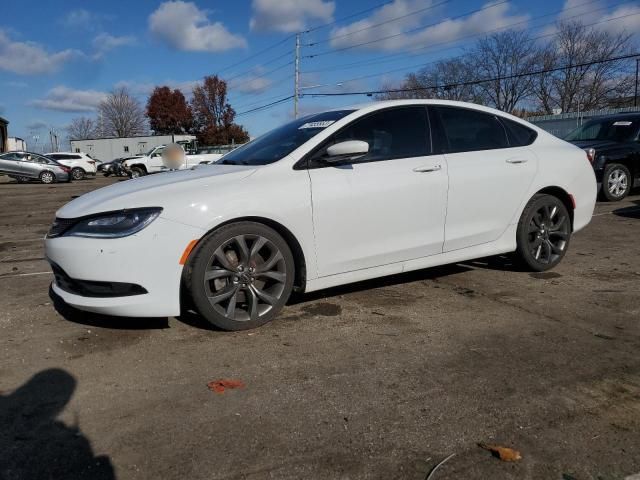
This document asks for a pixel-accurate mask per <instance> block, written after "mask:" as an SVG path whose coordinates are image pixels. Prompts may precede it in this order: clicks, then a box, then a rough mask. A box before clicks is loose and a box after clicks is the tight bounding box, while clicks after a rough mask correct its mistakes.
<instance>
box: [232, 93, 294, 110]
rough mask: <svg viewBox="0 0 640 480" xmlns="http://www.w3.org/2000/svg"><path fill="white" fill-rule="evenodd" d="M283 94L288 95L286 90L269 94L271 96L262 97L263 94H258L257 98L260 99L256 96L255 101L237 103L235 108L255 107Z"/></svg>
mask: <svg viewBox="0 0 640 480" xmlns="http://www.w3.org/2000/svg"><path fill="white" fill-rule="evenodd" d="M288 90H289V89H288V88H287V91H288ZM262 95H266V93H263V94H262ZM283 95H285V96H286V92H284V91H283V92H279V93H277V94H274V95H269V96H268V97H266V98H260V97H261V96H260V95H258V97H257V98H259V99H255V98H254V100H253V101H251V102H248V103H241V104H240V105H235V106H234V108H235V109H239V108H249V107H253V106H254V105H259V104H261V103H263V102H270V101H271V100H275V99H276V98H281V97H282V96H283Z"/></svg>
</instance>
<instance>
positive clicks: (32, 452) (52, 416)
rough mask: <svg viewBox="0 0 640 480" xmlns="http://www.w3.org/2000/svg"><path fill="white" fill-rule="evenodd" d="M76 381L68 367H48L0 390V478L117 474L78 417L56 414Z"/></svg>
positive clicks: (102, 478)
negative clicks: (64, 419) (13, 387)
mask: <svg viewBox="0 0 640 480" xmlns="http://www.w3.org/2000/svg"><path fill="white" fill-rule="evenodd" d="M76 385H77V381H76V379H75V378H74V377H73V376H72V375H71V374H70V373H68V372H67V371H65V370H62V369H58V368H52V369H48V370H43V371H41V372H38V373H36V374H35V375H34V376H33V377H31V378H30V379H29V380H27V381H26V382H25V383H24V384H23V385H21V386H19V387H18V388H17V389H16V390H14V391H13V392H11V393H9V394H5V395H3V394H0V478H2V479H30V480H47V479H53V478H59V479H63V478H64V479H65V480H76V479H77V480H79V479H86V478H91V479H95V480H115V478H116V476H115V472H114V469H113V466H112V464H111V460H110V459H109V457H108V456H106V455H100V456H95V455H94V452H93V449H92V448H91V442H90V441H89V439H88V438H87V437H86V436H85V435H84V434H83V433H82V431H81V429H80V426H79V425H78V420H77V419H76V420H75V422H74V425H66V424H65V423H64V422H62V421H60V420H58V418H57V417H58V416H59V415H60V413H62V411H63V410H64V408H65V407H66V405H67V403H68V402H69V400H71V397H72V396H73V392H74V391H75V389H76Z"/></svg>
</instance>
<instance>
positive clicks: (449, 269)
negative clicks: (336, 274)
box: [49, 255, 522, 331]
mask: <svg viewBox="0 0 640 480" xmlns="http://www.w3.org/2000/svg"><path fill="white" fill-rule="evenodd" d="M478 268H479V269H487V270H501V271H522V269H521V267H520V266H519V265H518V263H517V262H514V260H513V259H512V257H511V256H509V255H500V256H495V257H487V258H481V259H477V260H473V261H470V262H464V263H460V264H450V265H443V266H439V267H432V268H426V269H422V270H416V271H412V272H407V273H400V274H396V275H389V276H386V277H380V278H374V279H371V280H365V281H362V282H356V283H350V284H347V285H341V286H338V287H333V288H329V289H325V290H320V291H317V292H311V293H296V292H294V293H293V294H292V295H291V298H290V299H289V301H288V302H287V305H289V306H293V305H305V304H308V303H311V302H316V301H318V300H326V299H330V298H332V297H337V296H341V295H346V294H350V293H357V292H362V291H366V290H374V289H377V288H384V287H389V286H394V285H404V284H407V283H412V282H418V281H424V280H435V279H438V278H442V277H446V276H449V275H455V274H459V273H464V272H466V271H469V270H472V269H478ZM49 296H50V298H51V300H52V301H53V305H54V308H55V309H56V311H57V312H58V313H59V314H60V315H61V316H62V317H64V318H65V319H66V320H68V321H70V322H74V323H78V324H81V325H87V326H92V327H100V328H109V329H124V330H153V329H163V328H169V321H168V319H167V318H129V317H113V316H109V315H100V314H96V313H90V312H83V311H80V310H77V309H75V308H73V307H71V306H69V305H67V304H66V303H65V302H64V300H62V299H61V298H60V297H59V296H58V295H56V293H55V292H54V291H53V290H52V289H49ZM183 304H184V302H183ZM183 310H185V311H184V312H183V313H182V314H181V315H180V316H178V317H176V318H177V320H179V321H180V322H182V323H184V324H185V325H188V326H190V327H193V328H198V329H201V330H211V331H219V329H217V328H216V327H214V326H213V325H211V324H210V323H209V322H207V321H206V320H205V319H204V318H203V317H202V316H201V315H199V314H198V313H196V312H195V311H194V310H193V309H191V308H187V309H183Z"/></svg>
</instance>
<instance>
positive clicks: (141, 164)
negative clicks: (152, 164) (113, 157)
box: [129, 163, 148, 173]
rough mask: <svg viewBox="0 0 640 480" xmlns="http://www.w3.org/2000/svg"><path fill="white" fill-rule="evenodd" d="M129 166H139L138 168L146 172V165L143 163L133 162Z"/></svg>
mask: <svg viewBox="0 0 640 480" xmlns="http://www.w3.org/2000/svg"><path fill="white" fill-rule="evenodd" d="M129 168H139V169H140V170H144V172H145V173H148V170H147V166H146V165H145V164H144V163H134V164H133V165H131V166H130V167H129Z"/></svg>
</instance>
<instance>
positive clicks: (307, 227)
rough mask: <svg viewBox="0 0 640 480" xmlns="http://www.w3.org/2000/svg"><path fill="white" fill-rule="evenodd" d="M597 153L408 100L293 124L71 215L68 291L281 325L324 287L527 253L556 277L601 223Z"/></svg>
mask: <svg viewBox="0 0 640 480" xmlns="http://www.w3.org/2000/svg"><path fill="white" fill-rule="evenodd" d="M595 200H596V181H595V178H594V173H593V168H591V164H590V163H589V160H588V159H587V156H586V153H585V152H584V151H583V150H581V149H579V148H577V147H575V146H573V145H571V144H569V143H566V142H564V141H563V140H560V139H558V138H556V137H554V136H552V135H550V134H548V133H546V132H544V131H543V130H540V129H539V128H537V127H535V126H533V125H531V124H529V123H527V122H525V121H523V120H521V119H519V118H516V117H513V116H511V115H508V114H506V113H503V112H499V111H496V110H493V109H490V108H485V107H481V106H477V105H471V104H466V103H459V102H447V101H437V100H397V101H388V102H378V103H371V104H368V105H366V106H362V107H353V108H343V109H336V110H331V111H326V112H323V113H317V114H314V115H310V116H307V117H305V118H302V119H298V120H295V121H293V122H290V123H288V124H286V125H284V126H282V127H279V128H277V129H275V130H273V131H271V132H269V133H267V134H265V135H263V136H262V137H260V138H258V139H256V140H254V141H252V142H250V143H249V144H247V145H244V146H243V147H240V148H238V149H237V150H234V151H233V152H231V153H229V154H227V155H226V156H225V157H224V158H223V159H222V160H220V161H219V162H218V163H216V164H214V165H203V166H200V167H197V168H195V169H191V170H185V171H177V172H169V173H163V174H159V175H153V176H150V177H145V178H142V179H138V180H136V181H132V182H121V183H118V184H116V185H112V186H109V187H106V188H102V189H100V190H96V191H93V192H91V193H88V194H86V195H82V196H81V197H79V198H77V199H75V200H73V201H72V202H70V203H69V204H67V205H65V206H64V207H63V208H62V209H60V210H59V211H58V212H57V218H56V220H55V223H54V224H53V226H52V227H51V231H50V232H49V234H48V236H47V239H46V256H47V258H48V260H49V262H50V263H51V265H52V267H53V270H54V273H55V281H54V283H53V290H54V292H55V293H56V294H57V295H59V296H60V297H62V299H64V300H65V301H66V302H67V303H68V304H70V305H72V306H74V307H76V308H78V309H81V310H88V311H93V312H99V313H104V314H110V315H120V316H132V317H144V316H175V315H179V314H180V312H181V311H184V310H185V309H187V308H195V309H196V310H197V311H198V312H199V313H200V314H201V315H202V316H203V317H204V318H206V319H207V320H208V321H210V322H211V323H212V324H214V325H215V326H217V327H220V328H223V329H228V330H241V329H247V328H252V327H256V326H259V325H262V324H264V323H266V322H268V321H270V320H271V319H273V318H274V317H275V316H276V315H277V313H278V312H279V311H280V310H281V309H282V307H283V306H284V305H285V303H286V302H287V299H288V298H289V295H290V293H291V291H292V289H297V290H299V291H307V292H311V291H314V290H319V289H324V288H328V287H333V286H336V285H342V284H346V283H350V282H357V281H360V280H366V279H370V278H374V277H381V276H384V275H390V274H396V273H400V272H406V271H410V270H417V269H422V268H427V267H432V266H435V265H441V264H446V263H452V262H460V261H465V260H470V259H473V258H478V257H485V256H488V255H496V254H505V253H509V252H515V256H516V257H517V258H519V259H520V260H521V261H522V263H523V264H524V265H525V266H527V267H528V268H530V269H532V270H536V271H541V270H547V269H549V268H552V267H554V266H555V265H557V264H558V262H560V260H561V259H562V258H563V256H564V255H565V253H566V252H567V249H568V247H569V241H570V238H571V235H572V233H573V232H576V231H578V230H580V229H582V228H583V227H584V226H585V225H587V224H588V223H589V220H590V219H591V216H592V213H593V208H594V204H595Z"/></svg>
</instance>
